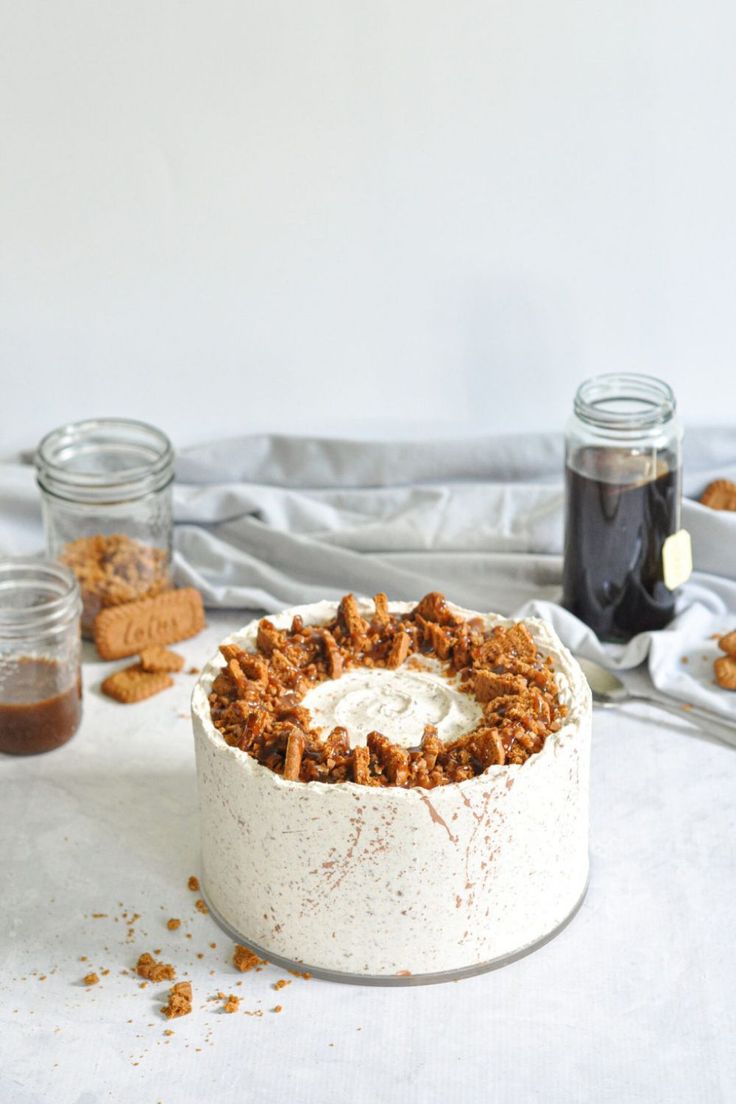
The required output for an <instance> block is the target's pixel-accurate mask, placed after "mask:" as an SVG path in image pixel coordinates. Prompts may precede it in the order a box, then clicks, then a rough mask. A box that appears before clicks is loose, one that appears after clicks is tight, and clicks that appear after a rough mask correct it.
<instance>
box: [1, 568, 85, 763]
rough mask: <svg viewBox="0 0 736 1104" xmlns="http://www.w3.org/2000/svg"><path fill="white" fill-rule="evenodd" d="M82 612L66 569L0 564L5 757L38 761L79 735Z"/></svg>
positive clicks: (2, 732) (2, 703) (2, 738)
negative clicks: (31, 757) (39, 756)
mask: <svg viewBox="0 0 736 1104" xmlns="http://www.w3.org/2000/svg"><path fill="white" fill-rule="evenodd" d="M81 610H82V603H81V600H80V596H79V587H78V585H77V580H76V578H75V577H74V575H73V573H72V572H71V571H70V570H69V569H68V568H66V567H64V566H63V565H62V564H58V563H53V562H48V561H45V560H33V559H16V560H6V561H4V562H2V563H0V751H2V752H5V753H6V754H9V755H36V754H38V753H39V752H42V751H51V750H52V749H53V748H57V747H60V746H61V745H62V744H65V743H66V742H67V740H69V739H71V737H72V736H73V735H74V733H75V732H76V731H77V728H78V727H79V722H80V719H81V716H82V684H81V679H80V666H79V664H80V647H81V644H80V631H79V617H80V613H81Z"/></svg>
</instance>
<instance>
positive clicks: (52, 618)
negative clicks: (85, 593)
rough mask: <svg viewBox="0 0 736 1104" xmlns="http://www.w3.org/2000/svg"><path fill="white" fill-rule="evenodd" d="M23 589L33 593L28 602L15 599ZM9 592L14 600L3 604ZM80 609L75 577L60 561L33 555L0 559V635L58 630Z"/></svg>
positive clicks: (24, 635)
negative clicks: (33, 597) (24, 602)
mask: <svg viewBox="0 0 736 1104" xmlns="http://www.w3.org/2000/svg"><path fill="white" fill-rule="evenodd" d="M24 589H26V590H27V591H28V592H29V593H30V592H33V593H34V595H35V599H36V600H34V601H33V602H32V603H31V604H29V605H23V604H22V602H20V603H19V602H18V601H17V599H18V597H19V596H20V597H22V596H23V590H24ZM44 592H45V596H44ZM11 595H13V596H14V597H15V599H16V601H15V602H14V603H13V604H6V598H7V597H9V596H11ZM81 612H82V597H81V594H80V591H79V583H78V581H77V577H76V575H75V574H74V572H73V571H71V569H70V568H68V567H66V566H65V565H64V564H61V563H58V562H56V561H55V560H46V559H42V558H40V557H38V558H37V557H33V556H17V557H14V558H12V559H7V560H0V637H3V638H6V639H7V638H14V637H15V638H17V637H27V636H28V635H29V634H31V633H43V634H46V633H54V632H60V631H62V630H64V629H66V628H67V627H68V625H69V624H70V622H72V621H74V620H76V619H78V618H79V616H80V614H81Z"/></svg>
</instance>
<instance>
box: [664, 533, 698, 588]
mask: <svg viewBox="0 0 736 1104" xmlns="http://www.w3.org/2000/svg"><path fill="white" fill-rule="evenodd" d="M692 570H693V549H692V544H691V542H690V534H689V533H688V531H687V529H678V531H677V532H676V533H673V534H672V535H671V536H669V537H668V538H667V540H666V541H665V542H664V544H663V545H662V575H663V577H664V585H665V586H666V587H667V589H668V590H676V589H677V587H679V586H682V584H683V583H686V582H687V581H688V579H689V578H690V576H691V574H692Z"/></svg>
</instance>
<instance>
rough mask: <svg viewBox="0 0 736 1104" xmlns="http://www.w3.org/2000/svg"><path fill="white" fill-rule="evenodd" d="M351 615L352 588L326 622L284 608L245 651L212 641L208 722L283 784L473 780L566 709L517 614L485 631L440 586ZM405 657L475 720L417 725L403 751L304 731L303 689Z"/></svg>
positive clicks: (513, 759) (378, 740) (533, 742)
mask: <svg viewBox="0 0 736 1104" xmlns="http://www.w3.org/2000/svg"><path fill="white" fill-rule="evenodd" d="M374 604H375V612H374V614H373V616H372V617H371V618H370V620H368V619H366V618H365V617H363V616H362V615H361V613H360V610H359V608H358V603H357V602H356V600H355V597H354V596H353V595H352V594H348V595H346V596H345V597H344V598H343V599H342V601H341V602H340V605H339V607H338V611H337V616H336V617H335V619H334V620H333V621H331V622H329V623H328V624H327V625H305V624H304V623H303V621H302V619H301V617H299V616H296V617H294V620H293V622H292V624H291V628H290V629H288V630H279V629H276V628H275V627H274V625H272V624H271V622H270V621H268V620H263V621H261V622H260V625H259V627H258V636H257V640H256V646H257V652H256V653H251V652H246V651H245V650H244V649H243V648H241V647H239V646H238V645H236V644H223V645H222V646H221V648H220V652H221V653H222V656H223V658H224V660H225V666H224V667H223V668H222V670H221V671H220V672H219V674H218V675H217V676H216V678H215V680H214V682H213V684H212V690H211V693H210V695H209V703H210V710H211V716H212V721H213V723H214V725H215V727H216V728H217V729H218V730H219V731H220V733H221V734H222V736H223V737H224V739H225V741H226V742H227V743H228V744H229V745H230V746H231V747H235V748H238V749H239V750H240V751H242V752H245V753H246V754H248V755H250V756H252V757H253V758H254V759H256V760H257V761H258V762H259V763H261V764H263V766H265V767H268V768H269V769H270V770H272V771H274V772H275V773H276V774H281V775H283V777H284V778H286V779H289V780H291V781H301V782H357V783H359V784H361V785H364V786H404V787H410V786H421V787H424V788H426V789H432V788H434V787H435V786H444V785H447V784H448V783H452V782H461V781H463V780H464V779H468V778H474V777H475V776H476V775H479V774H482V773H483V772H484V771H485V770H487V769H488V767H490V766H499V765H502V764H504V763H511V764H521V763H524V762H525V761H526V760H527V759H528V758H529V756H530V755H534V754H535V753H536V752H538V751H541V749H542V747H543V746H544V742H545V740H546V738H547V736H549V735H550V733H553V732H557V731H558V730H559V728H560V727H561V724H562V720H563V718H564V717H565V715H566V713H567V708H566V707H565V706H564V705H562V704H561V703H560V701H559V693H558V687H557V683H556V681H555V673H554V668H553V663H552V659H551V657H547V658H546V659H543V658H542V657H541V656H540V654H539V652H538V650H537V646H536V644H535V643H534V640H533V638H532V636H531V634H530V633H529V631H528V629H527V628H526V627H525V625H524V624H523V623H522V622H518V623H517V624H514V625H511V626H510V627H509V628H503V627H502V626H500V625H497V626H495V627H494V628H492V629H490V630H486V629H485V627H484V623H483V621H482V619H481V618H473V619H471V620H468V621H466V620H464V619H463V618H462V617H460V616H459V615H457V614H455V613H453V612H452V610H451V609H450V608H449V606H448V605H447V602H446V601H445V598H444V596H443V595H442V594H439V593H437V592H432V593H431V594H427V595H425V597H424V598H422V600H421V601H420V602H418V603H417V605H416V606H415V607H414V609H413V610H410V611H409V612H408V613H404V614H394V613H391V612H390V611H389V608H388V600H387V598H386V595H385V594H377V595H376V597H375V599H374ZM412 656H429V657H433V658H435V659H437V660H439V661H440V662H441V663H442V664H443V665H444V670H445V672H446V674H447V675H449V676H458V675H459V678H460V688H461V689H462V690H463V691H464V692H465V693H467V694H470V695H473V696H474V697H475V698H476V700H477V701H478V702H479V703H480V704H481V706H482V709H483V720H482V721H481V722H480V724H478V725H477V726H476V728H474V729H473V730H472V731H471V732H468V733H465V734H464V735H462V736H460V737H459V738H458V739H456V740H453V741H451V742H449V743H443V742H442V741H441V740H440V739H439V738H438V736H437V732H436V730H435V729H434V728H433V727H432V726H431V725H427V727H426V728H425V730H424V732H423V733H422V734H419V733H417V737H418V739H417V744H418V746H417V747H416V748H414V749H408V748H404V747H401V746H399V745H398V744H393V743H391V741H390V740H388V739H387V738H386V737H385V736H384V735H383V734H382V733H380V732H371V733H369V735H368V738H367V742H366V744H365V745H361V746H357V747H355V748H351V747H350V742H349V738H348V733H347V731H346V730H345V729H344V728H340V727H336V728H333V729H332V731H331V732H330V733H329V734H328V735H327V736H326V737H325V736H323V735H322V732H321V730H320V729H313V728H312V727H311V716H310V713H309V710H308V709H306V708H305V707H304V706H303V705H302V704H301V702H302V699H303V698H304V695H305V694H306V693H307V691H308V690H310V689H311V688H312V687H313V686H316V685H317V684H318V683H320V682H324V681H325V680H326V679H336V678H339V677H340V675H341V674H342V673H343V672H344V671H346V670H349V669H351V668H355V667H384V668H397V667H399V666H401V664H403V663H405V662H406V661H407V660H410V657H412Z"/></svg>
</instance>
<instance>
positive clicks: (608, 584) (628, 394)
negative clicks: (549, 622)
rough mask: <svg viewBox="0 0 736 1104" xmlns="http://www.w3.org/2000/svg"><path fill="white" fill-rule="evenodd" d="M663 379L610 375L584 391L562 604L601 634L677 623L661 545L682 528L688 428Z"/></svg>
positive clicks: (572, 457) (620, 637) (570, 470)
mask: <svg viewBox="0 0 736 1104" xmlns="http://www.w3.org/2000/svg"><path fill="white" fill-rule="evenodd" d="M675 409H676V403H675V396H674V395H673V393H672V390H671V388H670V387H668V385H667V384H666V383H663V382H662V381H661V380H658V379H654V378H653V377H651V376H641V375H632V374H611V375H604V376H598V377H596V378H595V379H590V380H587V381H586V382H585V383H583V384H581V386H580V387H579V388H578V391H577V394H576V396H575V411H574V414H573V417H572V419H571V421H570V423H569V425H568V430H567V441H566V455H565V475H566V516H565V560H564V568H563V599H562V600H563V605H564V606H565V607H566V608H567V609H569V610H570V611H571V612H572V613H574V614H575V615H576V616H577V617H579V618H580V619H581V621H584V622H585V623H586V624H587V625H589V626H590V627H591V628H592V629H593V630H594V631H595V632H596V634H597V635H598V636H599V637H600V638H601V639H603V640H613V641H626V640H629V639H630V638H631V637H632V636H634V635H636V633H639V632H644V631H646V630H648V629H661V628H663V627H664V626H665V625H667V624H668V622H669V621H670V620H671V619H672V617H673V615H674V610H675V594H674V592H673V591H672V590H670V589H669V588H668V587H667V586H666V585H665V582H664V567H663V547H664V545H665V541H666V540H667V538H668V537H670V536H671V535H672V534H674V533H676V532H677V531H678V530H679V527H680V499H681V479H680V475H681V444H682V431H681V428H680V425H679V422H678V420H677V417H676V413H675Z"/></svg>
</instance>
